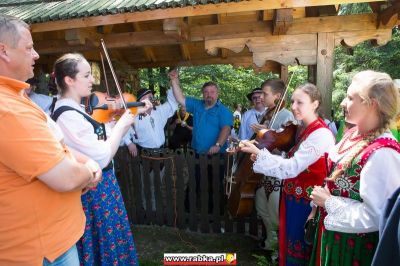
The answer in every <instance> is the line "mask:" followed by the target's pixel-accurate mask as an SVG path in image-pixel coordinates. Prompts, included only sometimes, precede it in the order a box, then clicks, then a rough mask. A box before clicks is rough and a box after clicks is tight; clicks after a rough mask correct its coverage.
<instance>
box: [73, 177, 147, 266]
mask: <svg viewBox="0 0 400 266" xmlns="http://www.w3.org/2000/svg"><path fill="white" fill-rule="evenodd" d="M82 205H83V209H84V211H85V215H86V227H85V233H84V234H83V236H82V238H81V239H80V240H79V241H78V243H77V248H78V253H79V260H80V263H81V265H85V266H87V265H93V266H94V265H96V266H97V265H107V266H108V265H139V260H138V258H137V255H136V249H135V244H134V242H133V235H132V232H131V229H130V226H129V220H128V216H127V213H126V209H125V205H124V202H123V199H122V195H121V191H120V189H119V186H118V182H117V179H116V177H115V174H114V171H113V170H112V169H111V170H108V171H104V172H103V180H102V181H101V183H99V184H98V186H97V187H96V188H94V189H92V190H90V191H89V192H87V193H86V194H84V195H82Z"/></svg>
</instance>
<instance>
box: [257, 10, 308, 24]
mask: <svg viewBox="0 0 400 266" xmlns="http://www.w3.org/2000/svg"><path fill="white" fill-rule="evenodd" d="M292 10H293V13H292V15H293V18H294V19H295V18H304V17H305V16H306V9H305V7H296V8H292ZM274 15H275V10H263V14H262V20H264V21H268V20H271V21H272V20H273V19H274Z"/></svg>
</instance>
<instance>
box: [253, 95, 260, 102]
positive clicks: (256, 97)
mask: <svg viewBox="0 0 400 266" xmlns="http://www.w3.org/2000/svg"><path fill="white" fill-rule="evenodd" d="M251 99H252V100H253V101H254V100H259V99H261V96H253V97H251Z"/></svg>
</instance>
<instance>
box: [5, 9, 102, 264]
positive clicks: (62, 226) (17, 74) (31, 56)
mask: <svg viewBox="0 0 400 266" xmlns="http://www.w3.org/2000/svg"><path fill="white" fill-rule="evenodd" d="M38 58H39V55H38V54H37V53H36V51H35V50H34V49H33V42H32V36H31V34H30V31H29V26H28V25H27V24H26V23H24V22H23V21H21V20H19V19H17V18H14V17H10V16H5V15H0V265H7V266H9V265H24V266H25V265H79V259H78V256H77V252H76V248H75V243H76V242H77V241H78V239H79V238H80V237H81V236H82V234H83V231H84V225H85V216H84V213H83V210H82V204H81V193H82V190H83V189H87V188H90V187H93V186H95V185H96V184H97V183H98V182H99V181H100V178H101V170H100V168H99V166H98V164H97V163H95V162H94V161H92V160H90V159H86V158H83V157H79V158H78V157H76V158H75V157H74V156H72V155H71V153H70V151H69V150H68V149H67V147H65V146H64V145H63V144H62V142H61V139H62V135H60V134H57V131H54V132H53V131H52V130H51V129H50V127H49V126H51V121H49V120H48V117H46V115H45V114H44V112H43V111H42V110H40V108H39V107H38V106H37V105H35V104H34V103H33V102H32V101H30V100H29V99H28V98H27V97H26V96H24V93H23V91H22V90H23V89H26V88H28V87H29V85H28V84H26V83H25V82H24V81H25V80H27V79H29V78H31V77H33V67H34V64H35V60H37V59H38Z"/></svg>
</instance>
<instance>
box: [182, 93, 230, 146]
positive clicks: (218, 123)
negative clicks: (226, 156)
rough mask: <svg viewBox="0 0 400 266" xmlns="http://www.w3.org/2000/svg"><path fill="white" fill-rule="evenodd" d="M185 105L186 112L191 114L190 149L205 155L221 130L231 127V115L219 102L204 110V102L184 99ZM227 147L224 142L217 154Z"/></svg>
mask: <svg viewBox="0 0 400 266" xmlns="http://www.w3.org/2000/svg"><path fill="white" fill-rule="evenodd" d="M185 105H186V110H187V111H188V112H189V113H192V114H193V137H192V147H193V149H195V150H196V152H198V153H206V152H208V150H209V149H210V148H211V147H212V146H214V145H215V143H217V140H218V136H219V133H220V132H221V129H222V128H223V127H225V126H229V127H231V126H232V125H233V116H232V113H231V111H229V109H228V108H226V107H225V105H223V104H222V103H221V102H220V100H218V101H217V103H216V104H215V105H214V106H213V107H211V108H209V109H206V107H205V104H204V100H198V99H194V98H191V97H186V102H185ZM221 144H222V143H221ZM227 146H228V144H227V143H226V142H225V143H224V145H222V147H221V149H220V150H219V152H225V150H226V148H227Z"/></svg>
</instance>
